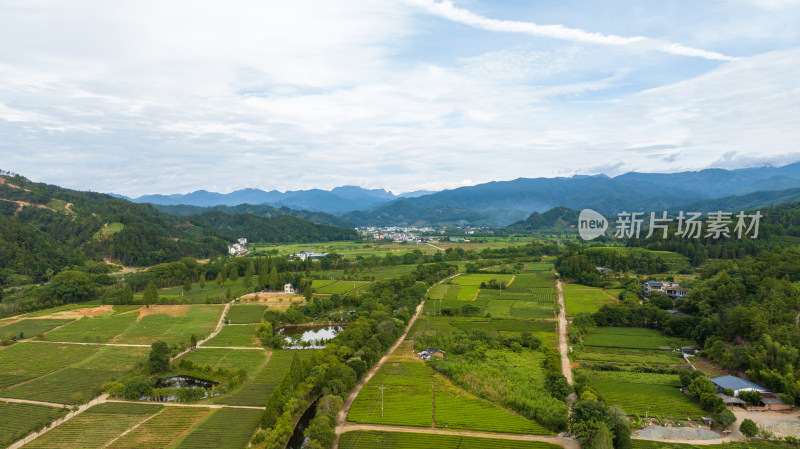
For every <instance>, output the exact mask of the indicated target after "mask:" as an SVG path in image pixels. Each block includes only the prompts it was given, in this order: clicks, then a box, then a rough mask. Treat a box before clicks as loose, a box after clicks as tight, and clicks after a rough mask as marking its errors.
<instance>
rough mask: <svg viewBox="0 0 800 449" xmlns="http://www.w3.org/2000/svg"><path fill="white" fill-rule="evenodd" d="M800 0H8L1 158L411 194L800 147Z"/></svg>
mask: <svg viewBox="0 0 800 449" xmlns="http://www.w3.org/2000/svg"><path fill="white" fill-rule="evenodd" d="M798 23H800V0H728V1H704V2H697V1H688V0H673V1H669V2H642V1H641V0H630V1H619V0H613V1H604V2H596V1H572V0H563V1H558V2H531V1H521V0H519V1H513V0H459V1H442V0H379V1H378V0H337V1H330V0H298V1H291V2H287V1H280V2H279V1H274V0H259V1H255V0H253V1H241V0H229V1H226V2H216V1H214V2H212V1H206V0H191V1H188V0H171V1H169V2H164V1H151V0H132V1H129V0H118V1H117V0H115V1H102V0H101V1H89V0H71V1H69V2H65V1H55V0H52V1H51V0H0V169H3V170H9V171H12V172H16V173H19V174H21V175H23V176H26V177H28V178H30V179H32V180H34V181H40V182H47V183H50V184H57V185H61V186H64V187H69V188H74V189H80V190H93V191H100V192H114V193H119V194H124V195H128V196H139V195H144V194H152V193H165V194H167V193H187V192H191V191H195V190H199V189H205V190H209V191H217V192H223V193H225V192H230V191H233V190H236V189H241V188H248V187H252V188H260V189H263V190H272V189H278V190H300V189H309V188H324V189H330V188H332V187H335V186H340V185H360V186H363V187H367V188H386V189H387V190H392V191H393V192H395V193H400V192H406V191H413V190H420V189H424V190H440V189H445V188H454V187H459V186H463V185H473V184H477V183H482V182H488V181H494V180H510V179H515V178H519V177H528V178H530V177H540V176H545V177H553V176H571V175H575V174H599V173H604V174H607V175H610V176H614V175H618V174H621V173H625V172H628V171H643V172H662V173H663V172H677V171H686V170H699V169H703V168H708V167H721V168H739V167H747V166H759V165H765V164H773V165H783V164H787V163H791V162H796V161H798V160H800V143H799V142H800V139H799V137H800V27H798V26H797V24H798Z"/></svg>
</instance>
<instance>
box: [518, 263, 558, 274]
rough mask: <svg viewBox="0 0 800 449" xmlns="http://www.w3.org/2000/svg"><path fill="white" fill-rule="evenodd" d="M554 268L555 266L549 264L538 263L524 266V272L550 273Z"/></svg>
mask: <svg viewBox="0 0 800 449" xmlns="http://www.w3.org/2000/svg"><path fill="white" fill-rule="evenodd" d="M554 268H555V265H554V264H553V263H550V262H539V263H534V264H531V265H530V266H528V265H526V266H525V271H526V272H527V271H550V270H552V269H554Z"/></svg>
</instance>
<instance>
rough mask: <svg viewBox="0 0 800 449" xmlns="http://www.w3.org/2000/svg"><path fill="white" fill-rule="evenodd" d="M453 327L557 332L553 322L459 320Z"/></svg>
mask: <svg viewBox="0 0 800 449" xmlns="http://www.w3.org/2000/svg"><path fill="white" fill-rule="evenodd" d="M452 325H453V326H454V327H457V328H459V329H461V330H464V331H470V330H473V329H481V330H485V331H501V332H555V323H554V322H552V321H520V320H481V321H467V320H458V321H454V322H453V323H452Z"/></svg>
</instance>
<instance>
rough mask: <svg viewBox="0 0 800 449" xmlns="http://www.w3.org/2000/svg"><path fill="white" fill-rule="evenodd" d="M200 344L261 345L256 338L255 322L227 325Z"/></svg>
mask: <svg viewBox="0 0 800 449" xmlns="http://www.w3.org/2000/svg"><path fill="white" fill-rule="evenodd" d="M202 346H250V347H257V346H261V342H260V341H258V339H257V338H256V324H239V325H233V326H231V325H228V326H225V327H223V328H222V330H221V331H220V332H219V333H218V334H217V335H216V336H215V337H214V338H212V339H211V340H208V341H207V342H205V343H203V345H202ZM202 346H201V347H202Z"/></svg>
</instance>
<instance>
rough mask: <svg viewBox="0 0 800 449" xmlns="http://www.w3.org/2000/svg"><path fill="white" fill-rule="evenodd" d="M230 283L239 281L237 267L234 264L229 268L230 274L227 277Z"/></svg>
mask: <svg viewBox="0 0 800 449" xmlns="http://www.w3.org/2000/svg"><path fill="white" fill-rule="evenodd" d="M228 278H229V279H230V280H231V282H236V281H237V280H238V279H239V267H238V266H237V265H236V264H233V265H232V266H231V274H229V275H228Z"/></svg>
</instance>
